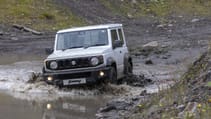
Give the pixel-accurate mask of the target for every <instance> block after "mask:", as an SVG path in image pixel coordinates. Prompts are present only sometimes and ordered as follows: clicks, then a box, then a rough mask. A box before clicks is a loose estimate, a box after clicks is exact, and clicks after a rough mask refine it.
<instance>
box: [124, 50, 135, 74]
mask: <svg viewBox="0 0 211 119" xmlns="http://www.w3.org/2000/svg"><path fill="white" fill-rule="evenodd" d="M128 62H129V63H130V64H131V66H132V68H133V60H132V57H131V56H130V54H129V53H126V54H125V55H124V73H126V68H127V65H128Z"/></svg>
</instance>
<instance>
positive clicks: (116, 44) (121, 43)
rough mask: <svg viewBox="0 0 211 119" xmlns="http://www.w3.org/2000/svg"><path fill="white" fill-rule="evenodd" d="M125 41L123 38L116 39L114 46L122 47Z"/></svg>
mask: <svg viewBox="0 0 211 119" xmlns="http://www.w3.org/2000/svg"><path fill="white" fill-rule="evenodd" d="M122 45H123V42H122V41H121V40H115V41H114V44H113V48H114V49H115V48H117V47H122Z"/></svg>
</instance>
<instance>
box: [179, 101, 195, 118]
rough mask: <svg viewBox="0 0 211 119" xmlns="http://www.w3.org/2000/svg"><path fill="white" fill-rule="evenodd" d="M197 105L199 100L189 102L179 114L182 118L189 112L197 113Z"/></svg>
mask: <svg viewBox="0 0 211 119" xmlns="http://www.w3.org/2000/svg"><path fill="white" fill-rule="evenodd" d="M197 105H198V103H197V102H189V103H188V104H187V106H186V107H185V109H184V110H183V111H182V112H180V113H179V114H178V116H179V117H181V118H185V116H186V114H187V113H189V114H192V115H196V114H197ZM183 108H184V107H183Z"/></svg>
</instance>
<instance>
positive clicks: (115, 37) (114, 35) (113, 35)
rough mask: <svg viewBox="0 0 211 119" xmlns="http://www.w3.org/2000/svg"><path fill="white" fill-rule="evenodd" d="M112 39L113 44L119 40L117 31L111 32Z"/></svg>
mask: <svg viewBox="0 0 211 119" xmlns="http://www.w3.org/2000/svg"><path fill="white" fill-rule="evenodd" d="M111 38H112V42H113V43H114V41H115V40H118V35H117V31H116V30H111Z"/></svg>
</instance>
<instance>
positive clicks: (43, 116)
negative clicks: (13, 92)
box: [0, 92, 107, 119]
mask: <svg viewBox="0 0 211 119" xmlns="http://www.w3.org/2000/svg"><path fill="white" fill-rule="evenodd" d="M106 100H107V99H105V98H104V97H100V96H98V97H95V98H93V97H73V98H70V97H69V98H59V99H56V100H54V101H43V102H36V101H27V100H22V99H17V98H13V97H12V96H10V95H7V94H4V93H3V92H0V105H1V106H0V118H1V119H93V118H95V113H96V111H97V110H98V108H99V106H102V105H103V102H105V101H106Z"/></svg>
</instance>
